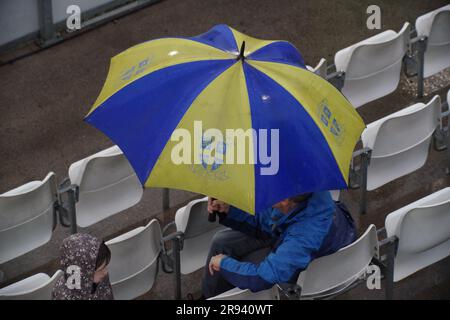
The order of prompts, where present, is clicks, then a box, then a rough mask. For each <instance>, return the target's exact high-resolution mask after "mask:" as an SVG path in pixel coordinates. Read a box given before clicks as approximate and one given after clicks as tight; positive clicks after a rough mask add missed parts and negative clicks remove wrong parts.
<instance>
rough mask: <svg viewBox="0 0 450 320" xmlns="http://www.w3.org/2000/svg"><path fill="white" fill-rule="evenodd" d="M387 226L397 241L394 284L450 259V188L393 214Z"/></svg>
mask: <svg viewBox="0 0 450 320" xmlns="http://www.w3.org/2000/svg"><path fill="white" fill-rule="evenodd" d="M385 226H386V233H387V236H388V237H396V238H397V239H398V247H397V254H396V255H395V258H394V282H398V281H400V280H402V279H405V278H406V277H408V276H410V275H411V274H413V273H415V272H417V271H419V270H421V269H423V268H425V267H427V266H429V265H432V264H433V263H436V262H438V261H439V260H442V259H444V258H446V257H448V256H450V188H445V189H442V190H439V191H437V192H435V193H433V194H431V195H428V196H426V197H424V198H422V199H420V200H417V201H415V202H413V203H411V204H409V205H407V206H405V207H403V208H401V209H398V210H396V211H394V212H392V213H390V214H389V215H388V216H387V217H386V221H385Z"/></svg>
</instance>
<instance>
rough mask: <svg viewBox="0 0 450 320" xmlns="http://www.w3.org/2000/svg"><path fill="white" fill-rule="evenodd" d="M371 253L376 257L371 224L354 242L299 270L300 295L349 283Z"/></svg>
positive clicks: (364, 265) (362, 270)
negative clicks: (300, 271)
mask: <svg viewBox="0 0 450 320" xmlns="http://www.w3.org/2000/svg"><path fill="white" fill-rule="evenodd" d="M375 256H378V239H377V231H376V228H375V226H374V225H373V224H372V225H370V226H369V227H368V228H367V230H366V232H365V233H364V234H363V235H362V236H361V237H359V239H357V240H356V241H355V242H353V243H352V244H350V245H348V246H346V247H344V248H342V249H340V250H339V251H337V252H335V253H333V254H331V255H328V256H324V257H320V258H317V259H315V260H313V261H312V262H311V263H310V264H309V266H308V268H307V269H306V270H305V271H303V272H302V273H300V276H299V278H298V281H297V283H298V284H299V285H300V286H301V287H302V296H315V295H321V294H324V293H326V292H330V291H333V290H334V289H337V288H341V287H342V286H343V285H346V284H349V283H352V282H353V281H355V280H356V279H357V278H358V277H359V276H360V275H361V274H363V273H364V272H365V271H366V270H367V267H368V266H369V264H370V262H371V260H372V258H373V257H375Z"/></svg>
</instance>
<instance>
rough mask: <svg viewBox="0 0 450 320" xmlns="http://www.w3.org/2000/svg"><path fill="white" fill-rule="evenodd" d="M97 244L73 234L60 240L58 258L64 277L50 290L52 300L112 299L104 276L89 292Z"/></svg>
mask: <svg viewBox="0 0 450 320" xmlns="http://www.w3.org/2000/svg"><path fill="white" fill-rule="evenodd" d="M100 245H101V242H100V240H98V239H97V238H95V237H93V236H91V235H88V234H81V233H77V234H74V235H71V236H70V237H68V238H66V239H64V241H63V244H62V246H61V257H60V259H61V260H60V268H61V270H63V271H64V276H63V277H61V278H59V280H58V281H57V282H56V284H55V287H54V288H53V292H52V298H53V300H112V299H114V297H113V293H112V288H111V283H110V282H109V277H108V275H107V276H106V277H105V278H104V279H103V280H102V281H101V282H100V283H98V285H97V286H96V288H95V291H93V288H94V286H93V284H94V283H93V279H94V272H95V265H96V262H97V255H98V250H99V248H100ZM78 271H79V274H78Z"/></svg>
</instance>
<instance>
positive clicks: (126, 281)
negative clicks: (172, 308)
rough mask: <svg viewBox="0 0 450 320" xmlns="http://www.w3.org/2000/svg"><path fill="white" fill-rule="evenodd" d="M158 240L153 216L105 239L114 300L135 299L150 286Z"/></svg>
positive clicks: (158, 251) (154, 268) (158, 230)
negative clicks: (149, 219) (118, 234)
mask: <svg viewBox="0 0 450 320" xmlns="http://www.w3.org/2000/svg"><path fill="white" fill-rule="evenodd" d="M161 242H162V234H161V227H160V225H159V222H158V220H156V219H153V220H152V221H150V223H149V224H147V225H146V226H145V227H139V228H136V229H134V230H131V231H129V232H127V233H125V234H123V235H120V236H118V237H116V238H114V239H111V240H109V241H108V242H106V245H107V246H108V247H109V249H110V250H111V262H110V263H109V265H108V270H109V278H110V281H111V284H112V288H113V293H114V298H115V299H116V300H130V299H134V298H137V297H139V296H141V295H143V294H144V293H146V292H148V291H149V290H150V289H151V288H152V287H153V284H154V282H155V279H156V276H157V274H158V263H159V261H158V260H159V259H158V258H159V253H160V252H161Z"/></svg>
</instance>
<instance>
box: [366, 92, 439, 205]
mask: <svg viewBox="0 0 450 320" xmlns="http://www.w3.org/2000/svg"><path fill="white" fill-rule="evenodd" d="M440 113H441V100H440V98H439V96H437V95H436V96H435V97H433V99H431V100H430V101H429V102H428V103H427V104H424V103H416V104H414V105H412V106H410V107H407V108H405V109H403V110H400V111H398V112H395V113H393V114H390V115H388V116H386V117H384V118H382V119H379V120H377V121H375V122H372V123H370V124H368V125H367V128H366V129H365V130H364V132H363V133H362V136H361V139H362V142H363V146H364V148H367V149H368V150H371V154H370V161H369V165H368V167H367V187H364V186H361V192H362V198H363V200H362V201H361V211H362V212H365V209H366V203H365V201H366V200H365V194H366V191H371V190H375V189H377V188H379V187H381V186H383V185H384V184H386V183H388V182H391V181H393V180H395V179H397V178H400V177H402V176H404V175H407V174H409V173H411V172H414V171H416V170H418V169H420V168H421V167H422V166H423V165H424V164H425V162H426V160H427V157H428V153H429V146H430V142H431V140H432V137H433V133H434V131H435V130H436V128H437V127H438V126H439V124H440V121H439V117H440Z"/></svg>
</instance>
